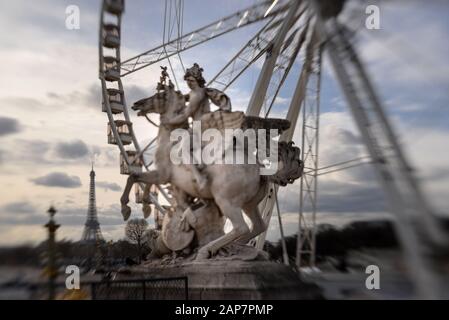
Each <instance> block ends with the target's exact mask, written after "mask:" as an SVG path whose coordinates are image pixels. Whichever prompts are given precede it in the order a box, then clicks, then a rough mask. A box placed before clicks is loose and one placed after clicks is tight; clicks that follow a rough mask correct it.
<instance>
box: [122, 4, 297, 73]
mask: <svg viewBox="0 0 449 320" xmlns="http://www.w3.org/2000/svg"><path fill="white" fill-rule="evenodd" d="M270 5H271V1H263V2H261V3H259V4H256V5H254V6H251V7H249V8H247V9H244V10H241V11H238V12H236V13H234V14H232V15H229V16H227V17H225V18H223V19H220V20H218V21H215V22H212V23H210V24H208V25H206V26H204V27H202V28H200V29H197V30H195V31H192V32H190V33H187V34H185V35H182V36H181V37H179V38H176V39H173V40H171V41H169V42H167V43H164V44H162V45H160V46H158V47H156V48H153V49H150V50H148V51H146V52H144V53H141V54H139V55H137V56H135V57H132V58H129V59H126V60H124V61H123V65H124V66H126V69H122V71H123V73H122V75H121V76H122V77H124V76H126V75H129V74H131V73H133V72H136V71H138V70H141V69H143V68H146V67H148V66H150V65H152V64H154V63H157V62H159V61H161V60H164V59H165V58H167V57H171V56H174V55H176V54H178V53H179V52H182V51H185V50H188V49H190V48H193V47H195V46H197V45H200V44H202V43H204V42H207V41H209V40H211V39H214V38H217V37H219V36H222V35H224V34H226V33H228V32H231V31H234V30H237V29H239V28H242V27H244V26H248V25H251V24H254V23H256V22H259V21H263V20H265V19H269V18H272V17H274V16H277V15H279V14H281V13H283V12H284V11H285V10H286V9H287V8H288V6H289V3H288V1H286V4H284V5H278V6H276V9H275V10H272V11H271V12H270V13H269V14H268V15H266V16H264V14H265V12H266V11H267V8H268V7H269V6H270ZM243 17H244V19H243ZM242 19H243V20H242ZM164 47H166V48H169V49H170V50H167V53H166V54H165V53H163V54H162V55H158V54H156V55H155V54H154V53H155V52H160V51H163V50H164ZM137 62H139V64H137Z"/></svg>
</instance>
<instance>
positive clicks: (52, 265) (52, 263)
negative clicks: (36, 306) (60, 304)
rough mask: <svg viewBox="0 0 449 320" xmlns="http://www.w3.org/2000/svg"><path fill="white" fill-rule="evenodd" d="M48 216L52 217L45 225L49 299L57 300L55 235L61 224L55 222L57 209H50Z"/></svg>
mask: <svg viewBox="0 0 449 320" xmlns="http://www.w3.org/2000/svg"><path fill="white" fill-rule="evenodd" d="M47 212H48V214H49V215H50V220H49V221H48V223H47V224H46V225H45V228H47V229H48V265H47V274H48V299H49V300H54V299H55V282H56V278H57V276H58V270H57V268H56V252H55V251H56V250H55V235H56V230H58V228H59V227H60V225H59V224H57V223H56V222H55V220H54V219H53V217H54V216H55V214H56V209H55V208H54V207H53V206H51V207H50V209H48V211H47Z"/></svg>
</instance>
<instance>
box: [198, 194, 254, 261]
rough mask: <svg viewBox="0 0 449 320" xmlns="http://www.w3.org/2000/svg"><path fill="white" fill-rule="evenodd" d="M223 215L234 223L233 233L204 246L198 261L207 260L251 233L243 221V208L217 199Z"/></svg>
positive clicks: (199, 253) (225, 200)
mask: <svg viewBox="0 0 449 320" xmlns="http://www.w3.org/2000/svg"><path fill="white" fill-rule="evenodd" d="M215 201H216V203H217V205H218V207H219V208H220V210H221V212H223V215H225V216H226V217H227V218H228V219H229V220H231V223H232V231H231V232H229V233H227V234H225V235H224V236H221V237H220V238H218V239H216V240H214V241H212V242H210V243H208V244H206V245H205V246H203V247H202V248H201V249H200V250H199V251H198V254H197V256H196V260H202V259H207V258H209V257H210V256H212V255H214V254H215V253H216V252H217V251H218V250H219V249H220V248H222V247H224V246H225V245H227V244H229V243H231V242H232V241H235V240H236V239H237V238H239V237H241V236H242V235H244V234H246V233H248V232H249V228H248V226H247V225H246V222H245V220H244V219H243V215H242V210H241V208H239V207H237V206H235V205H232V204H231V203H230V202H229V200H227V199H215Z"/></svg>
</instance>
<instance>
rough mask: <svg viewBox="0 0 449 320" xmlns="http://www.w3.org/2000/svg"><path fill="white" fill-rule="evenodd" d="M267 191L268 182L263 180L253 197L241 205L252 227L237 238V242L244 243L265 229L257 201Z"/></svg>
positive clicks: (260, 199) (258, 201) (259, 200)
mask: <svg viewBox="0 0 449 320" xmlns="http://www.w3.org/2000/svg"><path fill="white" fill-rule="evenodd" d="M267 191H268V184H267V183H266V181H263V182H262V183H261V184H260V186H259V191H258V192H257V194H256V195H255V196H254V198H253V199H251V201H250V202H248V203H246V204H245V205H244V206H243V211H245V214H246V215H247V216H248V218H249V219H250V220H251V224H252V229H251V232H250V233H248V234H246V235H243V236H242V237H240V238H239V239H237V243H240V244H246V243H248V241H249V240H251V239H252V238H254V237H256V236H258V235H259V234H261V233H262V232H264V231H265V230H267V225H266V224H265V221H263V219H262V215H261V214H260V211H259V203H260V202H261V201H262V199H263V198H264V197H265V195H266V194H267Z"/></svg>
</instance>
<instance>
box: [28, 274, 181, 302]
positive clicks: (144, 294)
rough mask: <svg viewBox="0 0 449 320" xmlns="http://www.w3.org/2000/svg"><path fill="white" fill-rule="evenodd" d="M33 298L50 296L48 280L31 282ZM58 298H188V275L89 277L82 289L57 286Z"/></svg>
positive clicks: (81, 285) (60, 284) (61, 284)
mask: <svg viewBox="0 0 449 320" xmlns="http://www.w3.org/2000/svg"><path fill="white" fill-rule="evenodd" d="M29 289H30V296H29V299H31V300H42V299H47V298H48V284H46V283H40V284H33V285H30V286H29ZM55 291H56V295H55V296H56V299H57V300H167V299H170V300H188V296H189V287H188V280H187V277H176V278H159V279H157V278H156V279H147V278H145V279H123V280H108V279H105V280H101V281H86V282H82V283H81V284H80V289H67V288H66V285H65V283H58V284H56V286H55Z"/></svg>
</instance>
